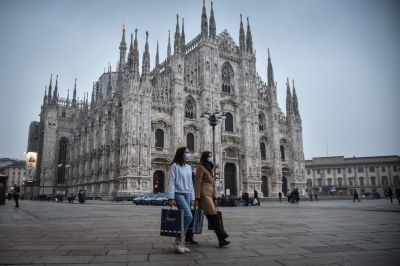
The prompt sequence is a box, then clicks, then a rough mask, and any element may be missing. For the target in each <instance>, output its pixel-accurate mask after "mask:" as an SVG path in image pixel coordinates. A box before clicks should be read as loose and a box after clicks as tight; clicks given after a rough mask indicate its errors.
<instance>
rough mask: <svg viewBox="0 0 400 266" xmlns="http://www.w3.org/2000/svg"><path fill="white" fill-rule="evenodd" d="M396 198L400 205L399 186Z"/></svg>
mask: <svg viewBox="0 0 400 266" xmlns="http://www.w3.org/2000/svg"><path fill="white" fill-rule="evenodd" d="M396 197H397V201H398V202H399V204H400V187H399V186H397V188H396Z"/></svg>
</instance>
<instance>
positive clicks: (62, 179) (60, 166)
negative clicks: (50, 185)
mask: <svg viewBox="0 0 400 266" xmlns="http://www.w3.org/2000/svg"><path fill="white" fill-rule="evenodd" d="M69 167H70V165H69V164H66V163H65V161H63V162H62V163H61V164H59V165H58V168H60V169H62V168H64V169H65V168H67V169H68V168H69ZM62 173H63V172H61V186H62V193H64V182H65V172H64V175H63V174H62ZM62 193H61V197H60V200H61V201H63V194H62Z"/></svg>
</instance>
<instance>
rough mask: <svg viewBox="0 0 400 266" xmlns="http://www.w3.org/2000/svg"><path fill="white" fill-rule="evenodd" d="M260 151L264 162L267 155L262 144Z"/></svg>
mask: <svg viewBox="0 0 400 266" xmlns="http://www.w3.org/2000/svg"><path fill="white" fill-rule="evenodd" d="M260 150H261V159H263V160H265V158H266V157H267V154H266V152H265V144H264V143H260Z"/></svg>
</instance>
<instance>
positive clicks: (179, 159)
mask: <svg viewBox="0 0 400 266" xmlns="http://www.w3.org/2000/svg"><path fill="white" fill-rule="evenodd" d="M186 150H187V148H186V147H180V148H178V149H177V150H176V152H175V157H174V160H173V161H172V163H171V164H174V163H176V164H179V165H180V166H183V165H185V164H186V160H185V158H183V155H184V154H185V152H186Z"/></svg>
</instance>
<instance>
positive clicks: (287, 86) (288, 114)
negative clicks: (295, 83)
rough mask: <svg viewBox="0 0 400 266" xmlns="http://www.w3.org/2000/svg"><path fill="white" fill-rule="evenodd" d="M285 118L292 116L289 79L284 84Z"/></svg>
mask: <svg viewBox="0 0 400 266" xmlns="http://www.w3.org/2000/svg"><path fill="white" fill-rule="evenodd" d="M286 89H287V90H286V117H289V116H290V115H292V114H293V102H292V94H291V93H290V84H289V78H288V79H287V82H286Z"/></svg>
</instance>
